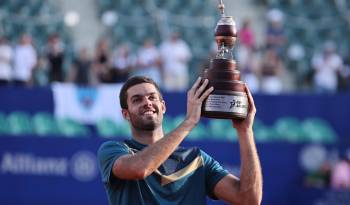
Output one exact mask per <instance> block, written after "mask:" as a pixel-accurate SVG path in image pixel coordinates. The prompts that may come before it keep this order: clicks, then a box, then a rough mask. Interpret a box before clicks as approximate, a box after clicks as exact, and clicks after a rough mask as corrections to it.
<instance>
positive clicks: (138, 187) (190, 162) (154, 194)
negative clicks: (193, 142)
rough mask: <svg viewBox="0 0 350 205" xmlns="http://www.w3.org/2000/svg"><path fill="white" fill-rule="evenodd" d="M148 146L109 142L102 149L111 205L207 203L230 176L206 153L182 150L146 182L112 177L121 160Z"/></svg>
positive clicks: (179, 149)
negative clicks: (224, 178) (117, 161)
mask: <svg viewBox="0 0 350 205" xmlns="http://www.w3.org/2000/svg"><path fill="white" fill-rule="evenodd" d="M144 147H146V145H143V144H140V143H138V142H136V141H135V140H126V141H124V142H117V141H108V142H105V143H103V144H102V145H101V147H100V148H99V150H98V159H99V165H100V171H101V175H102V181H103V183H104V185H105V188H106V191H107V194H108V200H109V204H110V205H193V204H196V205H202V204H206V196H209V197H211V198H213V199H215V196H214V194H213V189H214V187H215V185H216V184H217V183H218V182H219V181H220V179H222V178H223V177H224V176H226V175H227V174H228V171H226V170H225V169H223V168H222V166H220V164H219V163H218V162H217V161H215V160H214V159H213V158H212V157H210V156H209V155H208V154H206V153H205V152H203V151H202V150H200V149H198V148H182V147H178V148H177V149H176V150H175V152H174V153H173V154H172V155H171V156H170V157H169V158H168V159H167V160H166V161H165V162H164V163H163V164H162V165H161V166H160V167H159V168H158V169H157V170H156V171H155V172H153V173H152V174H151V175H150V176H148V177H147V178H146V179H144V180H123V179H118V178H116V177H115V176H114V175H113V174H112V167H113V164H114V162H115V160H117V159H118V157H120V156H122V155H126V154H132V153H136V152H138V151H139V150H142V149H143V148H144Z"/></svg>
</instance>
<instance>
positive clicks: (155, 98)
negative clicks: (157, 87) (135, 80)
mask: <svg viewBox="0 0 350 205" xmlns="http://www.w3.org/2000/svg"><path fill="white" fill-rule="evenodd" d="M149 99H150V100H157V97H156V96H154V95H151V96H150V97H149Z"/></svg>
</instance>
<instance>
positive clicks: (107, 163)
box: [97, 141, 129, 183]
mask: <svg viewBox="0 0 350 205" xmlns="http://www.w3.org/2000/svg"><path fill="white" fill-rule="evenodd" d="M128 153H129V150H128V147H127V146H126V145H125V144H123V143H120V142H114V141H108V142H105V143H103V144H102V145H101V146H100V148H99V149H98V152H97V156H98V161H99V166H100V171H101V175H102V181H103V183H110V182H111V173H112V168H113V164H114V162H115V161H116V160H117V159H118V158H119V157H121V156H123V155H125V154H128Z"/></svg>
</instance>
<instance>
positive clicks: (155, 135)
mask: <svg viewBox="0 0 350 205" xmlns="http://www.w3.org/2000/svg"><path fill="white" fill-rule="evenodd" d="M163 136H164V132H163V128H162V127H159V128H157V129H155V130H152V131H145V130H135V129H133V130H132V137H133V139H134V140H135V141H137V142H139V143H141V144H145V145H150V144H153V143H155V142H157V141H158V140H160V139H161V138H163Z"/></svg>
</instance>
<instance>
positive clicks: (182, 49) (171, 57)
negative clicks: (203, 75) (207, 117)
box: [160, 32, 192, 91]
mask: <svg viewBox="0 0 350 205" xmlns="http://www.w3.org/2000/svg"><path fill="white" fill-rule="evenodd" d="M160 53H161V59H162V63H163V68H164V70H163V72H164V73H163V81H164V88H165V89H166V90H168V91H184V90H186V89H187V86H188V81H189V73H188V65H187V64H188V62H189V61H190V60H191V57H192V54H191V51H190V48H189V47H188V45H187V43H186V42H185V41H183V40H182V39H181V38H180V34H179V33H177V32H174V33H172V34H171V37H170V39H168V40H166V41H164V42H163V43H162V44H161V46H160Z"/></svg>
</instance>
